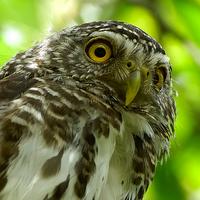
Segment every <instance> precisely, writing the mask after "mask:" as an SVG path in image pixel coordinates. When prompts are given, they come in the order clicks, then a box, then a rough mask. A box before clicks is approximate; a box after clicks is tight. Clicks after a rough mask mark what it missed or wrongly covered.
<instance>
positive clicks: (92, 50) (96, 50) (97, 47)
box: [85, 39, 112, 63]
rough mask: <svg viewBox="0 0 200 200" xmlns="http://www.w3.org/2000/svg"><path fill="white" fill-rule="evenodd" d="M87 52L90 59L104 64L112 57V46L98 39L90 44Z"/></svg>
mask: <svg viewBox="0 0 200 200" xmlns="http://www.w3.org/2000/svg"><path fill="white" fill-rule="evenodd" d="M85 51H86V54H87V55H88V57H89V58H90V59H91V60H92V61H94V62H97V63H104V62H106V61H108V60H109V59H110V58H111V56H112V47H111V44H110V43H109V42H108V41H107V40H104V39H97V40H93V41H91V42H89V44H88V45H87V46H86V49H85Z"/></svg>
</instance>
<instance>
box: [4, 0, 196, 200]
mask: <svg viewBox="0 0 200 200" xmlns="http://www.w3.org/2000/svg"><path fill="white" fill-rule="evenodd" d="M0 15H1V17H0V65H3V63H5V62H6V61H7V60H8V59H9V58H10V57H11V56H14V55H15V54H16V53H17V52H19V51H22V50H25V49H27V48H28V47H30V46H31V45H33V44H34V43H35V42H37V41H39V40H41V39H42V38H43V37H45V36H46V35H48V34H49V32H52V31H57V30H60V29H61V28H64V27H66V26H72V25H75V24H79V23H82V22H88V21H93V20H105V19H114V20H120V21H126V22H128V23H131V24H134V25H136V26H138V27H140V28H142V29H143V30H144V31H146V32H147V33H149V34H150V35H151V36H153V37H154V38H155V39H156V40H158V41H159V42H160V43H161V44H162V45H163V47H164V49H165V50H166V52H167V54H168V55H169V57H170V59H171V63H172V66H173V80H174V81H173V84H174V86H175V88H176V91H177V94H178V96H177V98H176V101H177V112H178V115H177V121H176V138H175V139H174V140H173V144H172V148H171V154H170V157H169V159H168V160H167V162H164V165H163V166H159V167H158V169H157V173H156V177H155V179H154V182H153V184H152V185H151V186H150V189H149V191H148V193H147V195H146V196H145V199H146V200H169V199H170V200H200V156H199V154H200V126H199V123H200V105H199V104H200V100H199V99H200V78H199V77H200V22H199V19H200V0H163V1H159V0H123V1H122V0H121V1H120V0H101V1H97V0H85V1H83V0H51V1H48V0H29V1H27V0H20V1H19V0H0Z"/></svg>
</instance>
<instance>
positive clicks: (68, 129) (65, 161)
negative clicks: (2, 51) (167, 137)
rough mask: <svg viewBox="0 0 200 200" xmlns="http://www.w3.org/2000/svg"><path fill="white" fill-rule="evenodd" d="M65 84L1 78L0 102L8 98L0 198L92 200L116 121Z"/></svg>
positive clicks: (1, 125) (0, 126)
mask: <svg viewBox="0 0 200 200" xmlns="http://www.w3.org/2000/svg"><path fill="white" fill-rule="evenodd" d="M12 81H13V82H12ZM13 83H15V84H13ZM70 83H71V82H69V84H66V85H60V84H57V83H55V82H51V81H45V80H39V79H37V80H36V79H34V78H31V77H30V78H28V79H27V78H26V77H23V76H21V75H16V76H15V75H14V74H13V75H11V76H8V77H7V78H5V79H2V80H1V82H0V88H1V89H0V90H1V91H2V94H1V96H2V100H4V99H5V100H8V99H9V100H11V99H14V100H13V101H12V100H11V101H10V102H11V103H10V104H9V105H8V106H7V108H6V109H4V110H3V111H2V113H1V115H0V118H1V120H0V138H1V140H0V149H1V151H0V170H1V176H0V185H1V187H0V190H1V192H0V197H1V199H16V200H19V199H20V200H21V199H24V200H26V199H27V200H28V199H35V200H37V199H38V200H40V199H45V200H47V199H49V200H50V199H51V200H53V199H59V198H61V197H63V198H64V199H71V200H75V199H77V198H82V197H83V196H84V195H85V197H86V199H92V198H93V197H94V196H96V197H97V199H98V196H99V195H100V192H101V188H102V187H103V184H104V182H105V181H106V176H107V173H108V167H109V161H110V158H111V156H112V153H113V151H114V147H115V133H114V131H111V129H112V128H110V127H115V128H116V127H117V126H118V125H117V123H118V121H119V119H117V117H116V119H115V116H117V114H116V113H114V112H113V111H112V109H111V108H109V107H106V105H104V103H103V102H101V101H100V100H98V99H96V98H93V97H92V96H90V95H89V94H87V92H85V91H84V90H81V89H78V88H77V87H76V86H74V84H72V85H70ZM112 112H113V113H112ZM110 114H111V116H112V117H110ZM113 130H115V129H113Z"/></svg>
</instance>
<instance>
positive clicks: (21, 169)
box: [0, 21, 176, 200]
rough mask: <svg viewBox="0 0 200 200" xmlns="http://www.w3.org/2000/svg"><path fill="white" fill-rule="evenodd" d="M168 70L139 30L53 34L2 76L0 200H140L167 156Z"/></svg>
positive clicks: (96, 28) (119, 27)
mask: <svg viewBox="0 0 200 200" xmlns="http://www.w3.org/2000/svg"><path fill="white" fill-rule="evenodd" d="M171 82H172V81H171V66H170V63H169V59H168V57H167V56H166V54H165V51H164V50H163V48H162V47H161V45H160V44H159V43H157V42H156V41H155V40H154V39H152V38H151V37H150V36H149V35H147V34H146V33H145V32H143V31H142V30H140V29H139V28H137V27H135V26H132V25H129V24H126V23H122V22H115V21H105V22H91V23H87V24H82V25H80V26H75V27H72V28H67V29H64V30H62V31H60V32H58V33H54V34H52V35H51V36H49V37H48V38H46V39H44V40H43V41H41V42H39V43H38V44H36V45H35V46H34V47H33V48H31V49H29V50H27V51H25V52H23V53H19V54H17V55H16V56H15V57H13V58H12V59H11V60H10V61H9V62H8V63H7V64H5V66H3V68H2V70H1V71H0V199H2V200H13V199H16V200H22V199H23V200H29V199H32V200H43V199H44V200H59V199H60V200H61V199H62V200H68V199H70V200H78V199H82V200H142V199H143V196H144V193H145V192H146V191H147V188H148V185H149V184H150V182H151V181H152V180H153V176H154V173H155V169H156V166H157V163H158V161H159V160H162V159H163V157H166V155H167V154H168V152H169V146H170V139H171V137H172V136H173V132H174V119H175V112H176V111H175V104H174V100H173V88H172V83H171Z"/></svg>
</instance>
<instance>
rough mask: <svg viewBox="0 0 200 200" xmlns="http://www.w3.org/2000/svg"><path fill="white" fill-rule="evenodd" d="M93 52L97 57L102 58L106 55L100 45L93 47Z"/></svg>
mask: <svg viewBox="0 0 200 200" xmlns="http://www.w3.org/2000/svg"><path fill="white" fill-rule="evenodd" d="M94 53H95V56H97V57H99V58H103V57H104V56H105V55H106V50H105V49H104V48H102V47H98V48H96V49H95V51H94Z"/></svg>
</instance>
